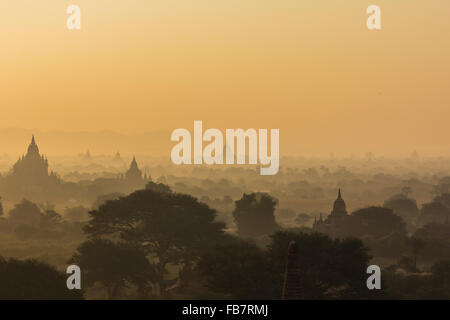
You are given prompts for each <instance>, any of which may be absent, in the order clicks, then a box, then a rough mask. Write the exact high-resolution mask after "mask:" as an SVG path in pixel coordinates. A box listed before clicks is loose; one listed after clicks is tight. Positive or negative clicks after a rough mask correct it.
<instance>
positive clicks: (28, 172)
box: [8, 135, 59, 186]
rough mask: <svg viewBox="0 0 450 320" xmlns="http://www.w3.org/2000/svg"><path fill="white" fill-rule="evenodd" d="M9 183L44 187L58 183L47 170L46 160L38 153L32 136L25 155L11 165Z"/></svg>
mask: <svg viewBox="0 0 450 320" xmlns="http://www.w3.org/2000/svg"><path fill="white" fill-rule="evenodd" d="M8 178H9V180H10V182H13V183H15V184H22V185H24V186H25V185H28V186H46V185H49V184H54V183H58V182H59V178H58V177H57V176H56V174H55V173H53V172H50V173H49V170H48V159H47V157H45V156H44V155H41V154H40V153H39V147H38V145H37V144H36V140H35V138H34V135H33V136H32V138H31V142H30V145H29V146H28V150H27V153H26V154H25V155H22V157H20V158H19V159H18V160H17V162H16V163H15V164H14V165H13V167H12V169H11V172H10V175H9V177H8Z"/></svg>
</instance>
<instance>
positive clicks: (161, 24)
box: [0, 0, 450, 155]
mask: <svg viewBox="0 0 450 320" xmlns="http://www.w3.org/2000/svg"><path fill="white" fill-rule="evenodd" d="M69 4H77V5H79V6H80V7H81V9H82V30H81V31H69V30H67V29H66V19H67V14H66V12H65V11H66V8H67V6H68V5H69ZM371 4H377V5H379V6H380V7H381V10H382V28H383V29H382V30H381V31H369V30H367V28H366V24H365V21H366V17H367V15H366V14H365V10H366V8H367V6H368V5H371ZM0 12H1V15H0V41H1V50H0V106H1V110H2V112H1V116H0V128H11V127H13V128H29V129H37V130H41V131H50V130H64V131H102V130H113V131H116V132H119V133H124V134H136V133H141V132H147V131H153V130H158V131H160V130H163V131H168V132H171V131H172V130H174V129H176V128H180V127H187V128H190V129H191V130H192V126H193V121H194V120H203V123H204V126H205V127H215V128H222V129H224V128H234V127H242V128H279V129H280V143H281V155H283V154H293V153H298V154H329V153H330V152H335V153H342V154H350V153H355V154H358V153H362V152H366V151H374V152H377V153H381V154H386V155H390V154H396V155H398V154H404V155H406V154H408V153H410V152H411V151H413V150H417V151H419V153H422V154H430V155H431V154H436V155H441V154H443V155H448V154H450V148H449V145H450V142H449V139H448V137H450V125H449V119H450V15H449V12H450V2H449V1H448V0H433V1H425V0H408V1H407V0H398V1H392V0H390V1H387V0H374V1H364V0H315V1H300V0H283V1H280V0H227V1H222V0H220V1H219V0H193V1H185V0H153V1H147V0H128V1H118V0H95V1H87V0H72V1H62V0H60V1H59V0H58V1H56V0H40V1H35V0H15V1H2V2H1V3H0ZM1 140H2V141H3V140H4V139H1ZM167 141H168V143H170V140H169V135H168V138H167ZM4 147H5V146H4ZM6 147H7V146H6ZM112 151H113V150H112ZM114 151H115V150H114Z"/></svg>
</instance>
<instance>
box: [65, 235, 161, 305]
mask: <svg viewBox="0 0 450 320" xmlns="http://www.w3.org/2000/svg"><path fill="white" fill-rule="evenodd" d="M71 263H74V264H76V265H78V266H79V267H80V268H81V270H83V277H82V280H83V282H82V283H83V286H92V285H93V284H94V283H95V282H101V283H102V284H103V285H104V286H105V287H106V288H107V292H108V298H109V299H114V298H118V297H119V296H120V294H121V291H122V290H123V289H124V288H126V287H128V286H129V285H135V286H136V287H137V288H138V291H140V292H142V293H146V292H148V291H149V290H150V284H149V282H150V281H152V280H154V279H155V271H154V266H153V265H152V264H150V262H149V261H148V260H147V258H146V254H145V252H144V250H142V248H141V247H139V246H137V245H133V244H131V243H123V242H118V243H114V242H112V241H110V240H105V239H94V240H90V241H86V242H84V243H83V244H81V245H80V246H79V247H78V249H77V252H76V253H75V255H74V256H73V258H72V260H71Z"/></svg>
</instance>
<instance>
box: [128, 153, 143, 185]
mask: <svg viewBox="0 0 450 320" xmlns="http://www.w3.org/2000/svg"><path fill="white" fill-rule="evenodd" d="M125 178H126V179H127V180H134V181H140V180H142V171H141V170H140V169H139V166H138V164H137V162H136V157H135V156H133V161H131V165H130V169H128V171H127V172H126V173H125Z"/></svg>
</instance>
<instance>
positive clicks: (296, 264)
mask: <svg viewBox="0 0 450 320" xmlns="http://www.w3.org/2000/svg"><path fill="white" fill-rule="evenodd" d="M302 298H303V289H302V282H301V271H300V261H299V254H298V246H297V243H295V241H291V243H290V244H289V248H288V257H287V263H286V271H285V274H284V284H283V293H282V296H281V299H283V300H299V299H302Z"/></svg>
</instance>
